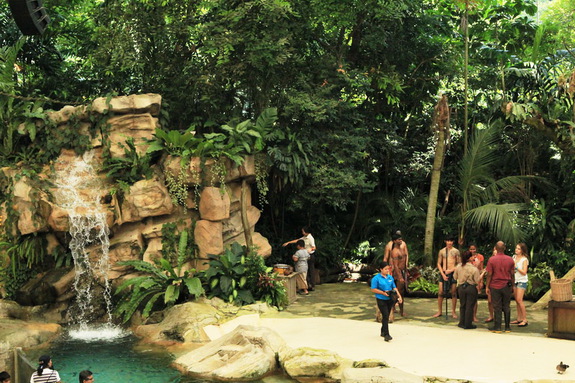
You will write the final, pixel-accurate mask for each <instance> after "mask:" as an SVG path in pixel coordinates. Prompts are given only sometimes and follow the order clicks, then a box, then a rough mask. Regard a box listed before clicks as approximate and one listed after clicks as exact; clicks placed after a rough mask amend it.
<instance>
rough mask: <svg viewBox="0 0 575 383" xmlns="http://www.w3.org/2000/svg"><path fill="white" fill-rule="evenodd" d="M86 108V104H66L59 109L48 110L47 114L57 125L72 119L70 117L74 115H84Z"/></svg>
mask: <svg viewBox="0 0 575 383" xmlns="http://www.w3.org/2000/svg"><path fill="white" fill-rule="evenodd" d="M85 109H86V107H85V106H78V107H75V106H72V105H66V106H64V107H63V108H62V109H60V110H58V111H50V112H47V113H46V115H47V116H48V119H49V120H50V121H52V122H54V123H55V124H56V125H61V124H65V123H66V122H68V121H70V118H72V116H78V117H81V116H83V113H84V112H85Z"/></svg>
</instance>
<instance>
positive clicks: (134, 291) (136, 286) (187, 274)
mask: <svg viewBox="0 0 575 383" xmlns="http://www.w3.org/2000/svg"><path fill="white" fill-rule="evenodd" d="M187 243H188V232H187V231H185V230H184V231H182V232H181V234H180V238H179V242H178V256H177V267H176V268H175V269H174V267H173V266H172V264H171V263H170V262H169V261H168V260H167V259H166V258H159V259H155V260H154V261H153V262H154V263H149V262H146V261H142V260H131V261H123V262H118V264H119V265H124V266H130V267H133V268H134V269H135V270H136V271H138V272H140V273H143V274H144V275H141V276H138V277H135V278H131V279H128V280H126V281H124V282H123V283H122V284H121V285H120V286H119V287H118V289H117V290H116V294H117V295H120V294H121V295H122V297H121V299H120V302H119V304H118V305H117V306H116V309H115V311H116V313H117V314H118V315H120V316H121V317H122V321H123V322H124V323H126V322H128V321H129V320H130V318H132V316H133V315H134V313H135V312H136V310H138V309H140V308H141V309H142V317H143V318H147V317H148V316H149V315H150V313H151V312H152V310H153V309H154V308H165V307H170V306H172V305H174V304H176V303H179V302H182V301H184V300H186V299H189V298H193V297H198V296H200V295H202V294H204V289H203V287H202V283H201V281H200V278H198V277H196V276H194V273H195V271H196V270H194V269H190V270H186V271H184V272H183V273H182V265H183V264H184V263H185V261H186V260H187V257H186V248H187ZM129 288H131V290H130V289H129ZM161 298H162V299H161Z"/></svg>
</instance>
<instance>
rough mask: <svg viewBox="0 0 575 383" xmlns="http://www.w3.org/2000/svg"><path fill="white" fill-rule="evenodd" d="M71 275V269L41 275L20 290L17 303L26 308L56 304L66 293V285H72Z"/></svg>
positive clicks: (16, 299)
mask: <svg viewBox="0 0 575 383" xmlns="http://www.w3.org/2000/svg"><path fill="white" fill-rule="evenodd" d="M69 273H70V269H69V268H61V269H52V270H50V271H48V272H45V273H42V274H39V275H38V276H36V278H33V279H31V280H29V281H28V282H26V284H24V285H23V286H22V287H20V288H19V289H18V291H17V292H16V297H15V301H16V302H18V303H19V304H21V305H26V306H38V305H45V304H49V303H55V302H56V300H57V298H58V296H59V295H61V294H64V293H65V290H66V289H67V287H66V286H65V285H66V284H68V285H71V283H70V281H69ZM62 279H64V281H61V280H62Z"/></svg>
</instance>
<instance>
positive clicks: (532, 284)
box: [526, 262, 551, 300]
mask: <svg viewBox="0 0 575 383" xmlns="http://www.w3.org/2000/svg"><path fill="white" fill-rule="evenodd" d="M549 271H551V267H549V266H548V265H547V263H545V262H540V263H538V264H537V266H535V267H533V268H531V267H530V268H529V271H528V275H529V282H528V283H527V291H526V295H527V296H528V297H529V298H531V299H535V300H536V299H539V298H540V297H542V296H543V294H545V293H546V292H547V291H549V289H550V288H551V285H550V282H551V277H550V275H549Z"/></svg>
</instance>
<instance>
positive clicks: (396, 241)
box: [383, 230, 409, 323]
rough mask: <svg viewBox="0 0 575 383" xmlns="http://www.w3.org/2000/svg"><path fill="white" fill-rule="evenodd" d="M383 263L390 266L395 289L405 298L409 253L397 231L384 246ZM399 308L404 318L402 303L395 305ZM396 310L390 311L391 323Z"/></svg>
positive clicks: (399, 232)
mask: <svg viewBox="0 0 575 383" xmlns="http://www.w3.org/2000/svg"><path fill="white" fill-rule="evenodd" d="M383 261H384V262H387V263H388V264H389V265H390V266H391V275H392V276H393V279H394V280H395V284H396V286H397V289H398V290H399V291H400V293H401V296H402V297H405V293H406V292H407V283H409V281H408V280H407V266H408V264H409V263H408V262H409V253H408V251H407V245H406V244H405V242H403V239H402V237H401V231H399V230H397V231H396V232H395V233H394V234H393V235H392V236H391V241H389V242H388V244H387V245H386V246H385V252H384V254H383ZM397 305H398V306H399V312H400V314H401V316H402V317H403V316H405V312H404V311H403V302H402V303H397ZM395 311H396V310H395V309H394V310H391V312H390V314H389V320H390V321H391V322H392V323H393V320H394V312H395Z"/></svg>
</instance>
